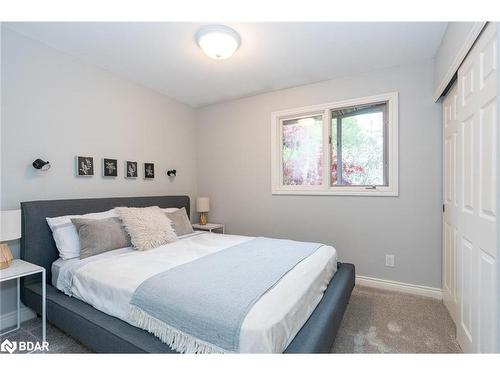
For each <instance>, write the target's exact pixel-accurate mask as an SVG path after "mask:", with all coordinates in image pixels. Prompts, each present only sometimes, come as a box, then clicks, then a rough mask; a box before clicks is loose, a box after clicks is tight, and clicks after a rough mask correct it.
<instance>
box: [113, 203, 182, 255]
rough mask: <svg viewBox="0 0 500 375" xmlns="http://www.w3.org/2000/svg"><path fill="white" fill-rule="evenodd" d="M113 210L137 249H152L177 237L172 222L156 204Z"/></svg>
mask: <svg viewBox="0 0 500 375" xmlns="http://www.w3.org/2000/svg"><path fill="white" fill-rule="evenodd" d="M115 212H116V213H117V214H118V216H119V217H120V219H122V222H123V225H124V226H125V229H126V231H127V232H128V234H129V235H130V240H131V242H132V245H134V247H135V248H136V249H137V250H140V251H143V250H149V249H153V248H155V247H158V246H161V245H165V244H167V243H169V242H174V241H175V240H176V239H177V236H176V235H175V231H174V229H173V228H172V222H171V221H170V219H169V218H168V217H167V215H165V213H164V212H163V211H162V210H161V209H160V208H159V207H158V206H153V207H145V208H137V207H117V208H115Z"/></svg>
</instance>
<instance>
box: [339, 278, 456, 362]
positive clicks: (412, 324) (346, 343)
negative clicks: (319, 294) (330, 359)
mask: <svg viewBox="0 0 500 375" xmlns="http://www.w3.org/2000/svg"><path fill="white" fill-rule="evenodd" d="M460 352H461V350H460V347H459V346H458V343H457V342H456V340H455V325H454V323H453V321H452V319H451V317H450V315H449V314H448V311H447V310H446V308H445V306H444V305H443V303H442V302H441V301H438V300H435V299H431V298H425V297H418V296H413V295H409V294H403V293H395V292H388V291H383V290H379V289H372V288H366V287H359V286H356V287H355V288H354V291H353V293H352V296H351V300H350V302H349V305H348V307H347V310H346V313H345V315H344V319H343V321H342V324H341V326H340V329H339V333H338V335H337V339H336V340H335V344H334V346H333V348H332V353H460Z"/></svg>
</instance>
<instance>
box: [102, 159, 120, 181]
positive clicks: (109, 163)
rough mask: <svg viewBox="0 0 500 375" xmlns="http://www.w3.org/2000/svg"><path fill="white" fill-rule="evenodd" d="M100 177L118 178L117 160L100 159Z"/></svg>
mask: <svg viewBox="0 0 500 375" xmlns="http://www.w3.org/2000/svg"><path fill="white" fill-rule="evenodd" d="M102 175H103V177H116V176H118V160H116V159H102Z"/></svg>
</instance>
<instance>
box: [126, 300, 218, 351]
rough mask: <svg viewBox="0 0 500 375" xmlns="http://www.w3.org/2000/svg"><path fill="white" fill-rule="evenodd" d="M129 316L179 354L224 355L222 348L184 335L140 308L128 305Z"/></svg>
mask: <svg viewBox="0 0 500 375" xmlns="http://www.w3.org/2000/svg"><path fill="white" fill-rule="evenodd" d="M129 316H130V317H131V318H132V319H133V321H134V322H135V323H136V324H137V325H138V326H139V327H140V328H142V329H144V330H146V331H148V332H149V333H151V334H153V335H155V336H156V337H157V338H158V339H160V340H161V341H162V342H164V343H165V344H167V345H168V346H170V347H171V348H172V349H174V350H177V351H178V352H180V353H188V354H216V353H219V354H221V353H226V351H225V350H224V349H222V348H219V347H217V346H215V345H212V344H210V343H208V342H206V341H203V340H200V339H197V338H196V337H193V336H191V335H189V334H187V333H184V332H182V331H180V330H178V329H176V328H174V327H172V326H170V325H168V324H167V323H165V322H163V321H161V320H159V319H157V318H155V317H154V316H151V315H149V314H148V313H147V312H145V311H144V310H142V309H141V308H139V307H137V306H135V305H130V309H129Z"/></svg>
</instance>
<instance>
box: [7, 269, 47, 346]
mask: <svg viewBox="0 0 500 375" xmlns="http://www.w3.org/2000/svg"><path fill="white" fill-rule="evenodd" d="M37 273H41V274H42V341H43V342H45V341H46V333H47V327H46V326H47V323H46V312H45V311H46V308H45V268H43V267H40V266H37V265H36V264H33V263H29V262H26V261H24V260H21V259H14V260H13V261H12V264H11V265H10V267H8V268H4V269H1V270H0V283H3V282H4V281H8V280H14V279H16V280H17V326H16V328H14V329H11V330H10V331H7V332H4V333H2V334H1V335H0V336H4V335H6V334H7V333H10V332H13V331H16V330H18V329H19V328H20V327H21V277H24V276H29V275H34V274H37Z"/></svg>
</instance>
